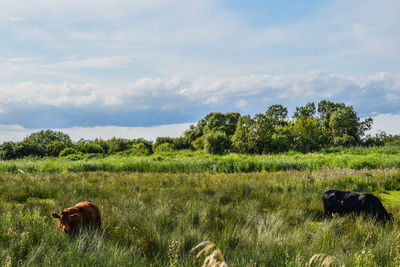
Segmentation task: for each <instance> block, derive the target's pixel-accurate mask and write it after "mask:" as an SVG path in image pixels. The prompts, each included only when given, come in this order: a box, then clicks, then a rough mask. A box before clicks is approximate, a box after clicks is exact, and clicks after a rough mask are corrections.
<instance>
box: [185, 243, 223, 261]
mask: <svg viewBox="0 0 400 267" xmlns="http://www.w3.org/2000/svg"><path fill="white" fill-rule="evenodd" d="M201 247H203V248H202V249H201V250H200V251H199V253H197V256H196V257H197V258H199V257H200V256H201V254H203V253H204V254H207V253H208V252H209V251H210V250H212V249H213V248H215V249H214V250H213V251H212V252H211V253H210V254H209V255H208V256H207V257H206V258H205V259H204V262H203V265H202V267H228V264H227V263H226V262H225V259H224V255H223V254H222V252H221V250H220V249H219V248H218V246H217V245H216V244H215V243H214V242H211V241H203V242H201V243H199V244H198V245H197V246H195V247H194V248H192V251H194V250H196V249H199V248H201Z"/></svg>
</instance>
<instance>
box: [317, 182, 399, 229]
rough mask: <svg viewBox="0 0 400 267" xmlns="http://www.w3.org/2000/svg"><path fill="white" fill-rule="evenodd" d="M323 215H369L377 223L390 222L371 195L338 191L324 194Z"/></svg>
mask: <svg viewBox="0 0 400 267" xmlns="http://www.w3.org/2000/svg"><path fill="white" fill-rule="evenodd" d="M323 201H324V215H325V216H326V217H329V218H330V217H331V216H332V214H333V213H337V214H339V215H345V214H349V213H355V214H366V215H371V216H373V217H374V218H376V219H377V220H379V221H382V222H386V221H389V220H391V219H392V218H393V217H392V214H391V213H387V211H386V210H385V208H384V207H383V205H382V203H381V201H380V200H379V199H378V198H377V197H376V196H374V195H373V194H371V193H358V192H348V191H340V190H334V189H331V190H328V191H326V192H325V193H324V196H323Z"/></svg>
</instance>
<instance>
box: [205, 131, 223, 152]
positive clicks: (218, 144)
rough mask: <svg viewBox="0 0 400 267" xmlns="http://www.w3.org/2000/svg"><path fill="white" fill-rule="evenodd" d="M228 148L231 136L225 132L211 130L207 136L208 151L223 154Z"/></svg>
mask: <svg viewBox="0 0 400 267" xmlns="http://www.w3.org/2000/svg"><path fill="white" fill-rule="evenodd" d="M228 148H229V138H228V136H227V135H226V134H225V133H224V132H221V131H215V132H210V133H208V134H207V135H206V136H205V139H204V149H205V151H207V152H208V153H211V154H218V155H222V154H224V153H225V151H226V150H227V149H228Z"/></svg>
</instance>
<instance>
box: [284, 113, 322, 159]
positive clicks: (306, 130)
mask: <svg viewBox="0 0 400 267" xmlns="http://www.w3.org/2000/svg"><path fill="white" fill-rule="evenodd" d="M289 130H290V132H291V134H292V136H293V143H292V148H293V149H294V150H296V151H300V152H303V153H306V152H310V151H315V150H319V149H320V148H321V138H322V131H321V127H320V120H319V119H318V118H309V117H306V116H303V117H298V118H297V119H296V120H292V121H291V122H290V123H289Z"/></svg>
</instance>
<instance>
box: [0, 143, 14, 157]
mask: <svg viewBox="0 0 400 267" xmlns="http://www.w3.org/2000/svg"><path fill="white" fill-rule="evenodd" d="M15 150H16V144H15V143H14V142H4V143H3V144H1V146H0V158H1V160H10V159H15V158H17V155H16V152H15Z"/></svg>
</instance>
